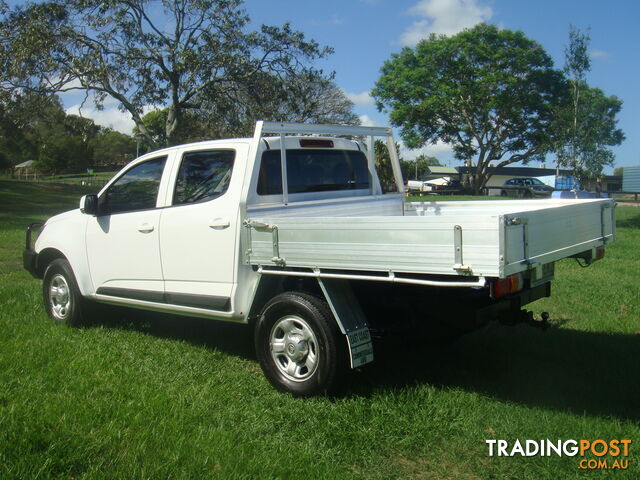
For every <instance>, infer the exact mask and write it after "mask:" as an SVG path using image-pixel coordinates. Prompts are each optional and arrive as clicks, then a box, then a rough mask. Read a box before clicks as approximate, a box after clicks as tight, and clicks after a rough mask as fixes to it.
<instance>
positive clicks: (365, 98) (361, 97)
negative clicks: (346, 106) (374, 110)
mask: <svg viewBox="0 0 640 480" xmlns="http://www.w3.org/2000/svg"><path fill="white" fill-rule="evenodd" d="M344 94H345V95H346V96H347V98H348V99H349V100H351V101H352V102H353V104H354V105H355V106H356V107H372V106H373V98H372V97H371V95H370V94H369V92H362V93H349V92H344Z"/></svg>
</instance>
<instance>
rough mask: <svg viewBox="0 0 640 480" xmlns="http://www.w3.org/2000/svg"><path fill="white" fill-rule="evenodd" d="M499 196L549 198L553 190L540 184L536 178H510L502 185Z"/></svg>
mask: <svg viewBox="0 0 640 480" xmlns="http://www.w3.org/2000/svg"><path fill="white" fill-rule="evenodd" d="M502 187H503V188H502V190H501V192H500V195H502V196H503V197H520V198H535V197H550V196H551V193H553V191H554V190H555V189H554V188H553V187H550V186H549V185H546V184H544V183H542V182H541V181H540V180H538V179H537V178H530V177H524V178H511V179H509V180H507V181H506V182H504V184H503V185H502Z"/></svg>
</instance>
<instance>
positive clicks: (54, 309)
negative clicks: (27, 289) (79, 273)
mask: <svg viewBox="0 0 640 480" xmlns="http://www.w3.org/2000/svg"><path fill="white" fill-rule="evenodd" d="M42 294H43V297H44V308H45V310H46V311H47V314H48V315H49V317H51V318H52V319H53V320H55V321H56V322H58V323H64V324H66V325H70V326H78V325H80V324H81V323H82V320H83V318H82V313H83V312H82V305H83V303H84V302H83V300H84V299H83V298H82V295H81V294H80V290H79V289H78V283H77V282H76V277H75V275H74V274H73V270H72V269H71V265H70V264H69V262H68V261H67V260H65V259H63V258H58V259H56V260H54V261H53V262H51V263H50V264H49V265H48V266H47V269H46V270H45V273H44V278H43V282H42Z"/></svg>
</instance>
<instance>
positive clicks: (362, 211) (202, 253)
mask: <svg viewBox="0 0 640 480" xmlns="http://www.w3.org/2000/svg"><path fill="white" fill-rule="evenodd" d="M266 133H269V134H275V135H274V136H266V135H265V134H266ZM286 134H293V135H286ZM305 134H316V135H322V136H315V137H310V136H308V135H305ZM345 135H349V136H352V137H355V136H368V137H369V144H370V145H373V139H374V138H375V137H386V139H387V145H389V146H390V153H391V159H392V167H393V179H394V182H395V185H396V186H397V190H398V192H397V193H388V194H383V193H382V188H381V185H380V182H379V180H378V173H377V172H376V170H375V162H374V159H373V155H372V154H369V155H368V156H367V154H368V152H367V150H366V149H365V148H364V147H363V145H362V144H361V143H359V142H358V141H355V140H348V139H346V138H341V137H340V136H345ZM283 167H284V168H283ZM402 189H403V185H402V176H401V171H400V163H399V161H398V156H397V153H396V151H395V141H394V139H393V133H392V130H391V129H390V128H382V127H356V126H334V125H310V124H286V123H284V124H283V123H275V122H258V123H257V124H256V130H255V133H254V135H253V137H252V138H244V139H242V138H238V139H227V140H213V141H206V142H200V143H192V144H189V145H180V146H174V147H170V148H166V149H164V150H160V151H156V152H150V153H147V154H145V155H143V156H142V157H140V158H137V159H135V160H133V161H132V162H131V163H130V164H129V165H128V166H127V167H125V168H124V169H123V170H122V171H121V172H119V173H118V174H116V175H115V176H114V177H113V179H111V180H110V181H109V183H108V184H107V185H106V186H105V187H104V188H103V189H102V190H101V191H100V192H99V193H98V194H97V195H86V196H84V197H83V198H82V199H81V200H80V205H79V206H80V208H79V209H75V210H72V211H69V212H66V213H62V214H60V215H56V216H55V217H52V218H50V219H48V220H47V221H46V222H45V223H44V225H40V224H38V225H36V224H32V225H31V226H30V227H29V228H28V230H27V236H26V242H25V243H26V246H25V247H26V248H25V251H24V255H23V258H24V266H25V268H26V269H27V270H28V271H30V272H31V273H32V274H33V275H35V276H36V277H38V278H42V279H43V297H44V304H45V309H46V311H47V313H48V314H49V316H50V317H51V318H52V319H54V320H55V321H56V322H59V323H64V324H69V325H77V324H79V323H81V322H82V321H84V320H91V318H92V316H93V315H94V313H95V312H96V311H99V308H98V306H99V305H100V304H115V305H120V306H128V307H132V308H138V309H145V310H154V311H159V312H165V313H174V314H181V315H190V316H196V317H205V318H209V319H211V320H220V321H230V322H237V323H243V324H246V325H247V328H249V327H250V326H252V327H253V328H254V341H255V348H256V356H257V358H258V360H259V362H260V365H261V367H262V369H263V371H264V374H265V376H266V377H267V378H268V379H269V381H270V382H271V383H272V384H273V385H274V386H275V388H277V389H278V390H280V391H284V392H290V393H292V394H294V395H298V396H309V395H315V394H319V393H322V392H325V391H328V390H330V389H331V387H332V386H333V385H334V384H335V382H336V381H337V379H338V378H340V376H341V375H342V374H343V373H346V372H345V371H346V370H348V369H354V368H359V367H361V366H363V365H366V364H368V363H371V362H372V361H373V360H374V351H373V348H374V347H373V342H372V338H371V332H375V333H376V335H379V336H380V338H381V339H382V338H384V333H385V332H395V331H397V330H398V329H401V328H402V329H406V330H407V331H408V332H410V334H411V335H412V337H413V338H418V335H419V334H421V332H425V333H428V334H429V337H428V338H431V339H432V338H433V337H432V336H431V334H430V331H431V329H433V330H435V331H438V330H442V329H444V330H446V331H447V332H450V333H451V335H454V336H458V335H461V334H463V333H465V332H468V331H471V330H474V329H476V328H480V327H481V326H482V325H484V324H485V323H486V322H487V321H488V320H492V319H495V320H500V321H502V322H506V323H510V324H513V323H516V322H527V323H532V324H535V322H534V321H533V316H532V314H531V312H527V311H526V310H523V309H522V308H523V307H524V306H525V305H527V304H529V303H531V302H533V301H535V300H537V299H539V298H543V297H548V296H549V295H550V294H551V282H552V280H553V276H554V264H555V262H556V261H558V260H560V259H562V258H566V257H571V256H573V257H580V258H582V259H583V260H584V261H585V262H586V263H591V262H592V261H595V260H599V259H600V258H602V257H603V256H604V248H605V244H607V243H609V242H611V241H613V239H614V236H615V209H614V208H613V207H614V205H615V204H614V202H613V200H597V199H594V200H558V201H556V202H538V204H537V205H535V206H533V207H532V205H531V202H523V201H504V202H464V203H462V202H441V203H439V202H405V199H404V195H403V194H402V193H400V192H401V191H402ZM558 219H561V220H558ZM37 227H41V228H39V229H38V228H37ZM35 234H38V236H37V239H36V241H35V245H33V244H32V235H35ZM434 308H439V309H441V310H442V311H443V312H444V313H443V314H438V315H434V314H433V312H434ZM177 321H180V320H177ZM537 323H538V324H539V323H540V322H537ZM27 347H28V346H26V345H25V348H27ZM97 354H98V355H99V353H97ZM397 355H398V362H399V363H398V365H399V366H398V368H402V364H403V362H405V361H406V359H404V358H403V356H402V355H403V352H402V350H401V349H400V350H399V351H398V353H397Z"/></svg>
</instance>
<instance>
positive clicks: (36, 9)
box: [0, 0, 331, 145]
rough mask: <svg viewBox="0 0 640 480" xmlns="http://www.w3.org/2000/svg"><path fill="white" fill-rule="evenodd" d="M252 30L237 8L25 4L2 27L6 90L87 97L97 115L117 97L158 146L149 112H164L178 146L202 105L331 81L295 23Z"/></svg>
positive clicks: (69, 1) (151, 2) (168, 133)
mask: <svg viewBox="0 0 640 480" xmlns="http://www.w3.org/2000/svg"><path fill="white" fill-rule="evenodd" d="M0 13H2V12H1V11H0ZM248 24H249V17H248V15H247V14H246V12H245V11H244V10H243V9H242V2H241V1H240V0H175V1H173V0H171V1H170V0H126V1H109V2H86V1H84V0H49V1H46V2H43V3H28V4H26V6H18V7H15V8H14V9H12V10H8V11H6V12H5V13H4V14H3V20H2V21H1V22H0V45H1V47H0V59H2V60H3V62H0V63H2V64H3V67H4V68H3V71H2V78H3V79H4V82H3V84H4V85H5V87H7V86H8V87H9V88H19V89H25V88H37V89H40V90H44V91H50V92H63V91H69V90H85V91H87V92H91V93H93V94H94V96H95V97H94V98H95V101H96V104H97V105H98V106H100V105H102V104H103V102H104V100H105V99H106V98H107V96H111V97H113V98H115V99H116V100H117V101H118V102H119V104H120V108H121V109H123V110H124V111H127V112H129V113H130V114H131V116H132V119H133V120H134V122H135V124H136V126H137V128H138V129H139V131H140V134H141V135H142V136H144V137H145V139H146V141H147V142H148V143H150V144H152V145H155V142H156V140H155V139H154V138H153V135H152V134H151V132H149V131H148V130H147V128H146V126H145V124H144V122H143V120H142V116H143V109H144V108H145V107H148V106H156V107H158V108H166V119H165V124H164V130H165V132H164V139H165V141H166V143H168V144H173V143H176V141H177V140H178V138H177V137H178V136H179V132H180V124H181V122H182V121H183V120H184V119H185V117H186V115H187V112H190V111H193V110H197V109H198V108H200V106H201V105H203V104H209V105H215V106H216V107H217V108H218V109H222V108H224V107H225V106H226V105H229V104H231V105H233V106H234V107H236V108H238V107H237V105H238V102H241V101H243V100H245V99H246V98H247V95H246V93H247V92H253V93H254V94H255V93H259V92H261V90H260V87H261V86H264V85H265V84H268V85H269V86H270V87H271V88H275V87H277V86H282V85H283V84H286V82H284V80H285V79H290V78H296V77H300V76H301V77H305V76H306V77H307V78H313V79H315V80H316V81H317V82H323V81H326V79H327V78H326V76H325V75H324V74H323V72H321V71H319V70H316V69H314V68H312V67H310V66H309V64H310V63H311V62H313V61H314V60H315V59H318V58H322V57H324V56H326V55H328V54H329V53H330V52H331V50H330V49H329V48H327V47H321V46H320V45H318V44H317V43H316V42H315V41H313V40H307V39H306V38H305V36H304V35H303V34H302V33H301V32H298V31H296V30H294V29H293V28H292V27H291V25H289V24H288V23H285V24H284V25H282V26H268V25H262V26H261V27H260V28H259V29H257V30H250V29H249V27H248ZM262 98H263V99H264V98H265V97H262ZM267 101H270V99H267ZM320 103H322V102H320ZM322 104H323V103H322ZM318 105H320V104H318ZM323 105H324V104H323ZM250 106H251V104H250V103H249V104H248V105H244V108H245V109H246V108H249V107H250ZM253 120H255V118H253V119H252V121H253Z"/></svg>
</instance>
